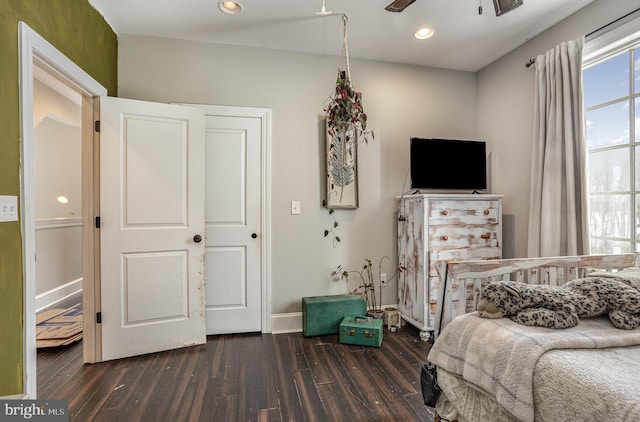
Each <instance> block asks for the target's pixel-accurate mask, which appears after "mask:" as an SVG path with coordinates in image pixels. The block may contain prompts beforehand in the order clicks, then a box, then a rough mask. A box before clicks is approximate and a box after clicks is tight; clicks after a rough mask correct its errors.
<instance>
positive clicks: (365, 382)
mask: <svg viewBox="0 0 640 422" xmlns="http://www.w3.org/2000/svg"><path fill="white" fill-rule="evenodd" d="M430 346H431V343H430V342H421V341H420V339H419V337H418V331H417V330H416V329H415V328H414V327H412V326H410V325H408V324H407V325H406V326H405V327H402V328H401V329H399V330H398V331H397V332H396V333H391V332H389V331H388V330H387V329H386V328H385V331H384V340H383V342H382V347H380V348H379V349H378V348H369V347H360V346H350V345H344V344H340V343H339V339H338V336H337V335H329V336H321V337H304V336H303V335H302V333H294V334H278V335H269V334H265V335H261V334H234V335H221V336H209V337H208V338H207V343H206V344H205V345H201V346H195V347H190V348H185V349H178V350H172V351H168V352H161V353H153V354H149V355H144V356H138V357H133V358H128V359H120V360H116V361H110V362H102V363H97V364H92V365H83V364H82V344H81V343H76V344H74V345H72V346H70V347H67V348H56V349H42V350H39V351H38V361H37V363H38V398H39V399H63V400H68V401H69V411H70V420H71V421H127V422H128V421H172V422H174V421H175V422H182V421H350V422H356V421H402V420H406V421H433V409H430V408H428V407H426V406H425V405H424V404H423V403H422V394H421V390H420V367H421V364H422V363H423V362H424V361H426V357H427V353H428V350H429V347H430Z"/></svg>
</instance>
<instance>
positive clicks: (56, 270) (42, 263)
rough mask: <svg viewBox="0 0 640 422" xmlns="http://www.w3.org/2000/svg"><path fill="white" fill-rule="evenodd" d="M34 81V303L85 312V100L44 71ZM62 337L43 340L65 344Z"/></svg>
mask: <svg viewBox="0 0 640 422" xmlns="http://www.w3.org/2000/svg"><path fill="white" fill-rule="evenodd" d="M33 76H34V80H33V158H34V160H33V173H34V175H33V176H34V177H33V181H34V201H33V204H34V223H35V224H34V226H35V247H36V280H35V282H36V283H35V284H36V291H35V293H36V298H35V299H36V313H40V314H41V315H42V311H45V310H51V309H52V308H55V309H67V308H71V307H78V308H79V309H81V308H80V305H81V303H82V96H81V95H80V94H79V93H78V92H76V91H74V90H72V89H71V88H69V87H68V86H66V85H64V84H63V83H62V82H60V81H59V80H57V79H55V78H53V77H52V76H51V75H50V74H49V73H47V72H46V71H45V70H43V69H42V68H41V67H39V66H36V67H34V74H33ZM42 334H46V333H44V332H43V333H42ZM63 335H64V332H62V333H61V332H55V333H54V332H51V337H47V336H43V337H42V338H43V339H47V338H48V339H60V341H62V339H64V337H62V336H63ZM53 344H55V342H49V343H48V344H46V343H45V342H39V343H38V346H41V345H53Z"/></svg>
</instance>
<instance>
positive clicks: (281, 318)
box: [271, 305, 398, 334]
mask: <svg viewBox="0 0 640 422" xmlns="http://www.w3.org/2000/svg"><path fill="white" fill-rule="evenodd" d="M388 307H392V308H397V307H398V305H384V306H382V307H381V308H382V309H385V308H388ZM300 332H302V312H288V313H285V314H272V315H271V334H286V333H300Z"/></svg>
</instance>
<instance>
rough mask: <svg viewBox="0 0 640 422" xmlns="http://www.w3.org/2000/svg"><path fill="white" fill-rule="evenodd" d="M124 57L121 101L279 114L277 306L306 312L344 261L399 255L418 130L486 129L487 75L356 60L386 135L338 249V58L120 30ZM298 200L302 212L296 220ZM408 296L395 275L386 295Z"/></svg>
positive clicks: (378, 139) (375, 119) (371, 111)
mask: <svg viewBox="0 0 640 422" xmlns="http://www.w3.org/2000/svg"><path fill="white" fill-rule="evenodd" d="M339 48H340V46H336V50H338V49H339ZM337 52H338V51H337ZM118 57H119V64H118V71H119V73H118V80H119V90H118V95H119V96H120V97H125V98H133V99H140V100H148V101H156V102H184V103H203V104H220V105H237V106H253V107H266V108H270V109H272V110H273V121H272V123H273V126H272V170H273V172H272V204H273V207H272V230H273V231H272V233H273V250H272V256H273V266H272V272H273V286H272V287H273V302H272V303H273V306H272V311H273V313H285V312H295V311H300V308H301V304H300V300H301V298H302V297H303V296H311V295H322V294H328V293H329V292H330V291H333V287H334V286H332V283H333V282H332V281H331V279H330V276H329V273H330V272H331V270H332V269H334V268H335V267H336V266H337V265H339V264H341V265H343V266H345V267H346V268H353V269H357V268H360V267H361V265H362V262H363V260H364V258H371V259H373V260H374V261H377V260H378V259H380V258H381V257H382V256H385V255H386V256H389V257H392V258H393V259H394V260H395V259H396V229H395V220H394V215H395V212H396V206H397V201H396V199H395V196H396V195H399V194H400V193H401V192H402V187H403V182H404V178H405V174H406V172H407V171H408V169H409V149H408V146H409V138H410V137H411V136H440V137H463V138H473V137H474V136H475V121H476V76H475V74H473V73H467V72H452V71H447V70H438V69H428V68H421V67H414V66H406V65H396V64H388V63H381V62H374V61H362V60H353V59H352V60H351V76H352V80H353V83H354V85H355V88H356V89H357V90H359V91H362V92H363V101H364V108H365V111H366V112H367V114H368V116H369V126H370V128H372V129H373V130H374V131H375V141H374V142H372V143H370V144H368V145H361V146H360V147H359V151H358V155H359V157H358V158H359V166H360V168H359V180H360V185H359V186H360V207H359V208H358V209H357V210H352V211H348V210H338V211H336V217H337V219H338V221H339V222H340V227H339V229H338V231H339V235H340V237H341V238H342V239H343V242H342V244H340V245H339V246H337V247H336V248H333V247H332V243H331V241H330V240H329V239H328V238H324V237H323V231H324V229H325V227H328V226H329V225H330V224H331V222H332V220H331V219H330V217H329V215H328V213H327V210H326V209H324V208H322V206H321V202H322V199H323V197H324V191H323V183H322V182H323V180H324V164H323V162H322V159H323V155H324V130H323V120H322V119H323V112H322V108H323V103H324V101H325V100H326V99H327V97H328V96H329V95H330V94H331V93H332V91H333V87H334V83H335V79H336V69H337V66H338V57H337V56H336V57H330V56H322V55H311V54H302V53H293V52H284V51H278V50H267V49H259V48H247V47H234V46H225V45H216V44H206V43H198V42H188V41H180V40H169V39H158V38H146V37H137V36H120V39H119V54H118ZM452 170H453V171H456V169H455V168H452ZM407 188H408V187H405V189H407ZM292 200H299V201H300V202H301V215H298V216H292V215H290V202H291V201H292ZM387 272H390V271H387ZM350 287H351V288H355V287H356V284H355V281H354V282H353V284H352V285H350ZM396 291H397V287H396V284H395V282H394V283H392V284H391V285H390V287H388V288H385V291H384V296H383V302H384V303H385V304H393V303H396V301H397V298H396V296H397V294H396Z"/></svg>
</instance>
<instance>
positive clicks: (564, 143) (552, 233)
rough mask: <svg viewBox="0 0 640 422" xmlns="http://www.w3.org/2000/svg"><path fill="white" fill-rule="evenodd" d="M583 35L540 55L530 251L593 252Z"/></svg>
mask: <svg viewBox="0 0 640 422" xmlns="http://www.w3.org/2000/svg"><path fill="white" fill-rule="evenodd" d="M583 45H584V38H580V39H578V40H574V41H567V42H564V43H562V44H560V45H558V46H557V47H555V48H553V49H551V50H549V51H548V52H547V53H546V54H541V55H539V56H538V57H536V64H535V69H536V70H535V99H534V106H535V110H534V123H533V125H534V127H533V149H532V154H531V198H530V202H529V205H530V208H529V213H530V215H529V242H528V256H530V257H538V256H566V255H582V254H588V253H589V234H588V215H587V201H588V199H587V193H588V191H587V152H586V140H585V133H584V132H585V130H584V109H583V93H582V47H583Z"/></svg>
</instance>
